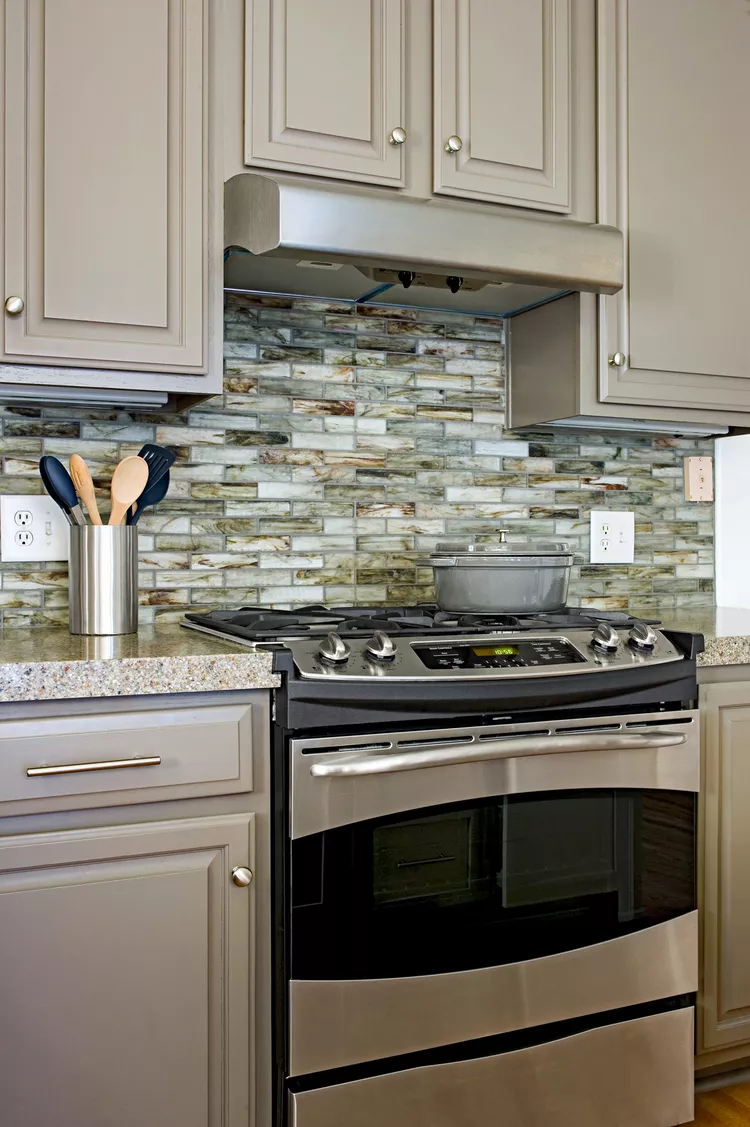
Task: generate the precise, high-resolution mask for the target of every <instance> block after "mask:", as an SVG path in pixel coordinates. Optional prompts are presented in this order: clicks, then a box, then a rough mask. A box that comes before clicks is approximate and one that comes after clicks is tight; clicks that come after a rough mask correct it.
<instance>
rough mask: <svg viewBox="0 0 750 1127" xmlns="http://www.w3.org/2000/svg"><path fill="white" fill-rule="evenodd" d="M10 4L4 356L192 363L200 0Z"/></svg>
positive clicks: (203, 209)
mask: <svg viewBox="0 0 750 1127" xmlns="http://www.w3.org/2000/svg"><path fill="white" fill-rule="evenodd" d="M4 6H5V111H4V112H5V201H4V211H5V216H4V230H5V263H4V269H5V296H4V299H3V300H4V301H6V302H7V300H8V298H14V297H15V298H20V299H21V301H22V303H23V309H22V311H21V312H20V313H15V314H13V313H8V312H4V313H3V317H4V325H5V331H4V356H5V359H6V360H7V361H9V362H13V361H16V362H29V361H32V360H33V361H34V363H41V364H58V363H66V362H71V361H73V362H75V364H76V365H83V366H101V367H117V366H123V365H124V366H126V367H127V366H131V367H135V368H146V369H148V370H151V369H153V370H170V371H185V372H189V373H192V374H200V373H201V372H203V371H205V370H206V364H207V339H206V338H207V329H206V318H207V307H208V282H207V277H208V275H207V264H208V257H209V256H208V250H207V245H206V240H207V224H208V192H207V187H208V170H207V163H208V162H207V152H208V147H207V146H208V139H207V129H206V122H207V106H208V102H207V99H208V77H207V64H208V29H209V0H127V3H123V2H122V0H5V5H4ZM6 310H7V305H6Z"/></svg>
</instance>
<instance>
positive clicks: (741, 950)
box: [697, 680, 750, 1060]
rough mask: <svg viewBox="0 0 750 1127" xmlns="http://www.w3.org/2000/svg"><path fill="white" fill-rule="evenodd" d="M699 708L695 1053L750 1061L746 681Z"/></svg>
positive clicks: (749, 711)
mask: <svg viewBox="0 0 750 1127" xmlns="http://www.w3.org/2000/svg"><path fill="white" fill-rule="evenodd" d="M700 703H701V719H702V725H703V756H704V771H703V795H702V812H701V834H700V842H701V844H700V851H701V860H702V865H701V866H700V867H701V871H702V882H701V883H702V889H701V897H700V899H701V903H700V907H701V920H702V928H703V944H702V950H703V956H702V957H703V975H702V992H701V996H700V998H699V1005H698V1011H697V1012H698V1052H699V1053H700V1054H705V1053H708V1052H710V1051H711V1050H717V1049H725V1050H727V1054H728V1055H729V1056H730V1057H731V1056H732V1055H734V1056H735V1057H737V1058H740V1057H745V1056H750V943H749V942H748V936H750V899H749V898H748V895H747V889H748V886H750V820H748V817H747V811H748V808H749V807H750V681H739V680H738V681H734V682H726V683H717V684H708V685H703V686H702V687H701V702H700ZM729 1050H732V1052H731V1053H730V1052H729ZM727 1054H725V1057H726V1055H727ZM707 1060H709V1058H707Z"/></svg>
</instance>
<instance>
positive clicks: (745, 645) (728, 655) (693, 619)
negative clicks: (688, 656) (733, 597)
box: [653, 606, 750, 666]
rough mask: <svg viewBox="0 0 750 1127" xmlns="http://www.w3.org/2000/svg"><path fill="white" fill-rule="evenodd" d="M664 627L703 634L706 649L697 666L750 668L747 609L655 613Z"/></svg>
mask: <svg viewBox="0 0 750 1127" xmlns="http://www.w3.org/2000/svg"><path fill="white" fill-rule="evenodd" d="M653 617H654V618H657V617H658V618H661V620H662V622H663V623H664V625H665V626H667V627H669V628H671V629H673V630H687V631H690V632H692V633H696V634H703V636H704V638H705V639H706V649H705V651H704V652H703V653H702V654H701V655H700V656H699V658H698V665H699V666H716V665H750V610H746V609H742V608H738V607H710V606H709V607H696V608H695V609H684V610H681V609H680V608H679V607H677V608H674V607H673V608H672V609H670V610H664V611H663V612H662V613H661V614H659V613H658V612H655V613H654V615H653Z"/></svg>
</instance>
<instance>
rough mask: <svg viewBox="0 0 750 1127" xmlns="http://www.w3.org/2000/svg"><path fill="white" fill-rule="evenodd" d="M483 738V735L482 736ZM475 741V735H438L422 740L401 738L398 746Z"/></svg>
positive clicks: (469, 742)
mask: <svg viewBox="0 0 750 1127" xmlns="http://www.w3.org/2000/svg"><path fill="white" fill-rule="evenodd" d="M480 738H481V737H480ZM471 743H474V737H473V736H436V737H434V738H433V739H422V740H399V741H398V743H397V745H396V746H397V747H436V746H437V745H438V744H450V745H451V746H455V745H456V744H471Z"/></svg>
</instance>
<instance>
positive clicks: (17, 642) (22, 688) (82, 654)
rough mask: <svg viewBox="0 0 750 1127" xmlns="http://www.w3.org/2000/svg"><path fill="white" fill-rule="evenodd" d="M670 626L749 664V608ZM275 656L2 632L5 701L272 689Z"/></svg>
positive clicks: (178, 638)
mask: <svg viewBox="0 0 750 1127" xmlns="http://www.w3.org/2000/svg"><path fill="white" fill-rule="evenodd" d="M653 617H654V618H657V617H659V618H661V619H662V621H663V623H664V624H665V625H666V626H669V627H671V628H672V629H675V630H687V631H691V632H695V633H699V634H703V635H704V637H705V639H706V649H705V652H704V653H702V654H701V655H700V657H699V659H698V664H699V665H700V666H717V665H744V664H748V665H750V610H742V609H736V608H732V607H697V608H695V609H684V610H681V609H680V608H677V609H675V608H670V609H665V610H664V612H663V613H662V614H658V613H654V614H653ZM279 684H280V679H279V677H278V676H276V675H275V674H274V673H273V672H272V655H271V654H270V653H263V652H260V651H254V650H251V649H248V648H247V647H245V646H237V645H233V644H232V643H231V642H225V641H222V640H220V639H219V638H214V637H212V636H211V635H208V634H200V633H198V632H197V631H195V630H186V629H185V628H184V627H182V626H179V625H172V624H169V625H164V626H144V627H142V628H141V630H140V631H139V633H138V634H126V635H123V636H121V637H117V638H91V637H81V636H73V635H71V634H69V633H68V632H67V630H41V629H39V630H5V631H1V632H0V703H10V702H19V701H38V700H65V699H69V700H70V699H81V698H86V697H120V696H145V695H151V694H156V693H208V692H217V691H222V690H227V689H274V688H277V687H278V685H279Z"/></svg>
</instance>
